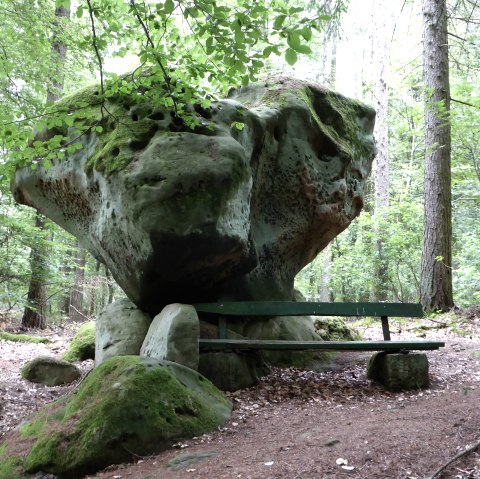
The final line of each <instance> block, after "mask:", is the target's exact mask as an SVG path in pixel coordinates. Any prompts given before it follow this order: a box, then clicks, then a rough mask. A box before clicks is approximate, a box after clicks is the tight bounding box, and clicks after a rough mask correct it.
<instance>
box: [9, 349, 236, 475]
mask: <svg viewBox="0 0 480 479" xmlns="http://www.w3.org/2000/svg"><path fill="white" fill-rule="evenodd" d="M230 413H231V403H230V401H229V400H228V399H226V398H225V397H224V396H223V394H222V393H221V392H220V391H219V390H218V389H217V388H215V386H213V384H212V383H210V381H208V380H207V379H205V378H204V377H203V376H201V375H200V374H198V373H197V372H196V371H193V370H191V369H188V368H186V367H184V366H181V365H179V364H176V363H171V362H168V361H158V360H155V359H153V358H145V357H141V356H117V357H114V358H110V359H109V360H107V361H105V362H104V363H103V364H101V365H100V366H99V367H98V368H95V369H94V370H93V371H92V372H91V373H90V374H89V375H88V376H87V377H86V379H85V380H84V381H83V383H82V384H81V385H80V387H79V389H78V391H76V392H75V393H74V394H71V395H69V396H68V397H67V396H66V397H63V398H61V399H59V400H58V401H55V402H53V403H50V404H48V405H47V406H46V407H44V408H43V409H41V410H40V411H39V412H38V413H36V414H35V415H34V416H33V417H31V418H30V419H28V420H27V421H26V422H24V423H23V424H22V425H21V426H20V428H18V429H16V430H15V431H12V432H11V433H10V434H8V435H7V436H6V438H5V441H4V442H3V444H2V448H1V449H0V464H2V465H3V463H4V462H6V461H9V464H7V466H9V467H10V469H9V470H10V472H11V475H10V476H9V477H20V475H21V474H26V473H28V474H33V473H36V472H37V471H43V472H45V473H50V474H55V475H58V476H60V477H63V478H69V479H77V478H79V477H84V476H85V475H86V474H90V473H94V472H96V471H98V470H100V469H103V468H105V467H107V466H109V465H110V464H118V463H122V462H127V461H131V460H132V459H133V458H136V457H139V456H140V457H141V456H146V455H149V454H153V453H156V452H159V451H161V450H164V449H167V448H170V447H171V446H172V444H174V443H175V442H177V441H179V440H181V439H184V438H191V437H193V436H199V435H201V434H203V433H205V432H208V431H212V430H216V429H217V428H218V427H220V426H223V424H224V422H225V420H226V419H228V417H229V416H230ZM21 477H23V476H21Z"/></svg>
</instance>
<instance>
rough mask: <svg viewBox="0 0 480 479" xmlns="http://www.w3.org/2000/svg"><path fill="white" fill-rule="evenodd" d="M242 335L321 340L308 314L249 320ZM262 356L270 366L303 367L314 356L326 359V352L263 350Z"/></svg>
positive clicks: (295, 339) (279, 338)
mask: <svg viewBox="0 0 480 479" xmlns="http://www.w3.org/2000/svg"><path fill="white" fill-rule="evenodd" d="M244 336H246V337H248V338H252V339H268V340H289V341H321V340H322V339H323V338H322V337H321V336H320V335H319V334H318V332H317V330H316V328H315V325H314V321H313V319H312V317H310V316H278V317H273V318H269V319H265V318H258V319H252V320H250V321H249V322H248V323H247V325H246V326H245V329H244ZM262 355H263V357H264V358H265V360H266V361H267V362H268V364H271V365H272V366H280V367H291V366H293V367H304V366H306V365H307V364H308V363H310V362H311V361H312V359H313V358H314V357H315V358H321V357H323V358H324V359H328V358H329V357H330V355H329V354H328V353H307V352H304V351H264V352H262Z"/></svg>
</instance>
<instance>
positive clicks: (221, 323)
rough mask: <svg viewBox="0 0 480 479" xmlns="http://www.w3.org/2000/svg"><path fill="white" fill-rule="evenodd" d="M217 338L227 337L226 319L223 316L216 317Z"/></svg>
mask: <svg viewBox="0 0 480 479" xmlns="http://www.w3.org/2000/svg"><path fill="white" fill-rule="evenodd" d="M218 338H219V339H227V319H226V318H225V316H219V318H218Z"/></svg>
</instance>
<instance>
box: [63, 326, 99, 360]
mask: <svg viewBox="0 0 480 479" xmlns="http://www.w3.org/2000/svg"><path fill="white" fill-rule="evenodd" d="M94 358H95V321H89V322H88V323H84V324H82V326H81V327H80V329H79V330H78V332H77V334H76V335H75V337H74V338H73V340H72V342H71V343H70V346H69V348H68V350H67V352H66V353H65V354H64V355H63V359H64V361H68V362H69V363H72V362H74V361H85V360H86V359H94Z"/></svg>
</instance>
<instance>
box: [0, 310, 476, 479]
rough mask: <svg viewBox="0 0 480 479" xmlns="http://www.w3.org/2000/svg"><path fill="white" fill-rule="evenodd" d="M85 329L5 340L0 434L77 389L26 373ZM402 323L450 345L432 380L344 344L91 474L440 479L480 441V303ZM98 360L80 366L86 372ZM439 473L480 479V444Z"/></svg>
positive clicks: (122, 477)
mask: <svg viewBox="0 0 480 479" xmlns="http://www.w3.org/2000/svg"><path fill="white" fill-rule="evenodd" d="M421 325H424V326H425V327H426V329H423V330H421V329H419V326H421ZM3 326H5V325H3ZM9 326H10V329H14V325H12V324H10V325H9ZM78 326H79V325H78V324H77V325H68V326H67V327H64V328H60V327H57V328H52V329H49V330H46V331H42V332H41V333H40V334H41V335H42V336H47V337H49V339H50V340H51V342H50V343H48V344H32V343H17V342H16V343H13V342H11V341H4V340H0V441H1V440H2V437H3V436H4V435H5V433H6V432H7V431H8V430H10V429H11V428H13V427H15V426H16V425H17V424H18V423H19V422H21V421H22V420H23V419H24V418H25V417H27V416H28V414H30V413H32V412H34V411H35V410H37V409H39V408H40V407H42V406H43V405H44V404H45V403H47V402H49V401H51V400H53V399H55V398H57V397H59V396H61V395H63V394H66V393H68V392H69V391H70V390H72V389H74V388H75V387H76V385H75V384H73V385H70V386H68V387H45V386H40V385H36V384H33V383H28V382H26V381H24V380H23V379H22V378H21V377H20V374H19V371H20V368H21V367H22V366H23V364H24V363H25V362H27V361H28V360H30V359H33V358H34V357H36V356H39V355H44V354H48V355H55V356H60V355H61V353H62V352H63V351H64V350H65V349H66V347H67V345H68V341H69V340H70V338H71V337H72V335H73V333H74V331H75V329H76V328H78ZM357 326H358V329H359V330H360V332H361V333H362V334H363V336H364V337H365V338H366V339H381V329H380V327H379V325H378V323H376V322H375V323H373V324H370V325H369V326H365V325H357ZM445 326H446V327H445ZM391 329H392V337H393V339H414V338H418V337H422V338H424V337H426V338H427V339H432V340H444V341H445V342H446V347H445V348H442V349H440V350H438V351H432V352H428V353H427V355H428V359H429V363H430V379H431V384H430V387H429V388H428V389H424V390H417V391H410V392H400V393H392V392H388V391H385V390H384V389H383V388H382V387H381V386H379V385H377V384H375V383H372V382H371V381H369V380H368V379H367V378H366V364H367V361H368V357H369V354H368V353H341V354H339V355H338V357H337V358H336V359H335V360H334V361H333V362H332V363H331V364H330V365H329V366H328V367H327V368H326V369H324V370H322V371H317V372H314V371H302V370H298V369H287V370H285V369H284V370H278V369H275V370H273V371H272V373H271V374H270V375H269V376H266V377H265V378H263V380H262V381H261V382H260V384H258V385H257V386H256V387H254V388H250V389H246V390H242V391H237V392H235V393H230V394H229V396H230V397H231V399H232V401H233V403H234V411H233V415H232V417H231V419H230V420H229V421H228V423H227V424H225V426H224V427H223V428H221V429H219V430H218V431H215V432H212V433H209V434H204V435H203V436H201V437H197V438H193V439H191V440H187V441H182V442H180V443H177V444H175V445H172V448H171V449H169V450H167V451H164V452H162V453H160V454H158V455H155V456H149V457H132V461H134V462H133V463H132V464H125V465H117V466H111V467H109V468H107V469H106V470H104V471H102V472H100V473H97V474H94V475H90V476H87V477H88V478H89V479H184V478H189V479H217V478H218V479H220V478H228V479H232V478H241V479H280V478H282V479H331V478H354V479H367V478H368V479H400V478H401V479H426V478H431V477H432V476H433V475H434V473H435V472H436V471H437V470H438V469H439V468H440V467H441V466H443V465H444V464H446V463H447V462H448V461H449V460H450V459H452V458H454V457H455V456H456V455H457V454H458V453H461V452H462V451H465V450H466V449H467V448H468V447H469V446H470V445H472V444H474V443H475V442H478V441H479V440H480V307H477V308H472V309H470V310H469V311H464V312H462V313H461V314H457V315H453V314H449V315H446V316H439V317H437V318H435V319H433V320H422V322H419V321H418V320H411V321H410V322H404V323H402V324H400V323H396V322H392V327H391ZM35 334H37V333H35ZM92 366H93V364H92V362H91V361H85V362H84V363H82V364H81V367H82V369H83V370H84V371H87V370H88V369H90V368H91V367H92ZM42 477H47V476H42ZM48 477H52V476H48ZM437 478H438V479H439V478H442V479H446V478H455V479H480V448H477V449H475V450H473V451H471V452H469V453H468V454H467V455H465V456H463V457H462V458H460V459H458V460H456V461H455V462H453V463H452V464H451V465H450V466H449V467H447V468H446V469H444V470H443V471H442V472H441V473H440V474H438V475H435V479H437Z"/></svg>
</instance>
